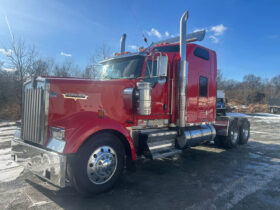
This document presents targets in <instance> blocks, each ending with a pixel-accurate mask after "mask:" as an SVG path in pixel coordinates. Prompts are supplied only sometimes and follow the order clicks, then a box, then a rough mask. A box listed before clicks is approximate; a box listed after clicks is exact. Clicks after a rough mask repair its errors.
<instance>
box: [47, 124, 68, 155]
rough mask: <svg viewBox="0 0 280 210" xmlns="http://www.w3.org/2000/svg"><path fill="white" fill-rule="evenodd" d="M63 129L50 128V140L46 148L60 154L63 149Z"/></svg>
mask: <svg viewBox="0 0 280 210" xmlns="http://www.w3.org/2000/svg"><path fill="white" fill-rule="evenodd" d="M64 137H65V129H64V128H56V127H50V139H49V141H48V145H47V148H48V149H51V150H54V151H56V152H60V153H62V152H63V150H64V147H65V144H66V142H65V139H64Z"/></svg>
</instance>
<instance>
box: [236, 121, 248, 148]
mask: <svg viewBox="0 0 280 210" xmlns="http://www.w3.org/2000/svg"><path fill="white" fill-rule="evenodd" d="M249 137H250V123H249V121H248V120H247V119H244V120H243V121H242V123H241V125H240V127H239V142H238V143H239V144H247V142H248V139H249Z"/></svg>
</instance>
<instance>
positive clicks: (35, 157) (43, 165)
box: [12, 136, 66, 187]
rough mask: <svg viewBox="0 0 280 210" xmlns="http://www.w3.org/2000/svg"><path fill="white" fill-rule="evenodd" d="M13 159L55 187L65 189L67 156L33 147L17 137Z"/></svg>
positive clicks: (13, 148) (13, 143)
mask: <svg viewBox="0 0 280 210" xmlns="http://www.w3.org/2000/svg"><path fill="white" fill-rule="evenodd" d="M12 157H13V158H14V160H15V161H17V162H18V163H19V164H20V165H23V166H24V167H25V168H26V169H28V170H30V171H31V172H33V173H34V174H36V175H38V176H40V177H42V178H43V179H45V180H47V181H49V182H50V183H52V184H54V185H57V186H59V187H65V181H66V156H64V155H62V154H59V153H56V152H52V151H49V150H45V149H42V148H39V147H36V146H33V145H31V144H28V143H26V142H24V141H22V140H21V139H20V138H18V137H16V136H15V138H14V139H13V141H12Z"/></svg>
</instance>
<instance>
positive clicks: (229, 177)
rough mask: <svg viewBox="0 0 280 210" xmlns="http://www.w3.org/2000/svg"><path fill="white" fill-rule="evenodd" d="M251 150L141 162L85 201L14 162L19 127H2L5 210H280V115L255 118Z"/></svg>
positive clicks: (0, 190)
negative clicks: (106, 189) (14, 137)
mask: <svg viewBox="0 0 280 210" xmlns="http://www.w3.org/2000/svg"><path fill="white" fill-rule="evenodd" d="M249 119H250V122H251V137H250V142H249V143H248V145H245V146H240V147H238V148H236V149H232V150H224V149H221V148H217V147H216V146H215V145H213V144H210V145H207V146H200V147H196V148H192V149H187V150H186V151H184V152H183V153H182V154H180V155H178V156H174V157H172V158H165V159H162V160H156V161H151V160H138V161H137V172H136V173H131V172H125V173H124V176H123V178H122V179H121V180H120V181H119V182H118V183H117V184H116V186H115V187H114V188H113V189H112V190H111V191H109V192H106V193H103V194H100V195H96V196H94V197H92V198H88V199H85V198H81V197H80V196H79V195H77V194H76V193H75V191H74V190H73V189H72V188H70V187H68V188H65V189H59V188H56V187H54V186H52V185H50V184H48V183H46V182H45V181H43V180H41V179H39V178H38V177H36V176H34V175H33V174H31V173H30V172H28V171H25V170H24V169H23V167H21V166H19V165H17V164H16V163H15V162H13V161H12V160H10V146H11V139H12V135H13V134H14V132H15V129H16V125H15V123H13V122H11V123H7V122H2V123H1V122H0V209H254V210H255V209H270V210H271V209H280V176H279V175H280V115H272V114H255V115H251V116H249Z"/></svg>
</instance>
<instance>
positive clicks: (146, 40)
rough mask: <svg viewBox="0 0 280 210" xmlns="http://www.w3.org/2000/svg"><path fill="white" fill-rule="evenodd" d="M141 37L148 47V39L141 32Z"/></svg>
mask: <svg viewBox="0 0 280 210" xmlns="http://www.w3.org/2000/svg"><path fill="white" fill-rule="evenodd" d="M142 35H143V39H144V42H145V43H146V44H147V46H148V47H149V44H148V39H147V38H146V37H145V34H144V33H143V34H142Z"/></svg>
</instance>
